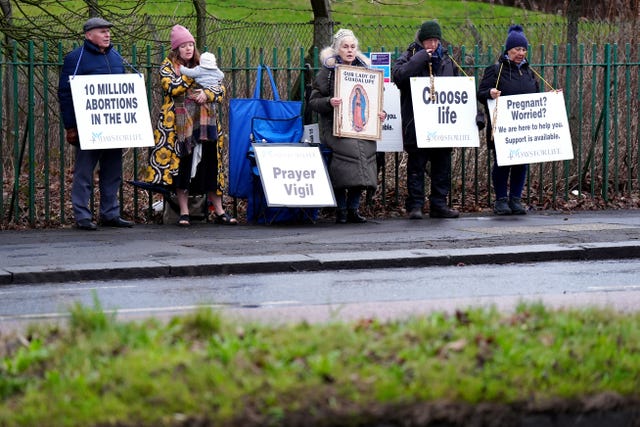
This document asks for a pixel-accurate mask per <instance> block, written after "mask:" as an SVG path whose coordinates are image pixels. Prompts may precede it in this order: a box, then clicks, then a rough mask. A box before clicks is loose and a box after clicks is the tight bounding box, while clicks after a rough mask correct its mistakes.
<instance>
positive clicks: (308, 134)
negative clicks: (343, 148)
mask: <svg viewBox="0 0 640 427" xmlns="http://www.w3.org/2000/svg"><path fill="white" fill-rule="evenodd" d="M302 141H304V142H308V143H309V144H320V126H318V123H312V124H310V125H304V131H303V132H302Z"/></svg>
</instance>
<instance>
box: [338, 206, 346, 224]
mask: <svg viewBox="0 0 640 427" xmlns="http://www.w3.org/2000/svg"><path fill="white" fill-rule="evenodd" d="M346 223H347V210H346V209H336V224H346Z"/></svg>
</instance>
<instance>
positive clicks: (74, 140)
mask: <svg viewBox="0 0 640 427" xmlns="http://www.w3.org/2000/svg"><path fill="white" fill-rule="evenodd" d="M67 142H68V143H69V144H71V145H75V146H77V145H79V144H80V137H79V136H78V129H76V128H69V129H67Z"/></svg>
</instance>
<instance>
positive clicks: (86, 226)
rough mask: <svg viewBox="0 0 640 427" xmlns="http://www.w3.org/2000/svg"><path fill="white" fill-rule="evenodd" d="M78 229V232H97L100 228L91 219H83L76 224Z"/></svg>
mask: <svg viewBox="0 0 640 427" xmlns="http://www.w3.org/2000/svg"><path fill="white" fill-rule="evenodd" d="M76 228H77V229H78V230H87V231H96V230H97V229H98V226H97V225H96V223H95V222H93V221H91V220H90V219H81V220H80V221H77V222H76Z"/></svg>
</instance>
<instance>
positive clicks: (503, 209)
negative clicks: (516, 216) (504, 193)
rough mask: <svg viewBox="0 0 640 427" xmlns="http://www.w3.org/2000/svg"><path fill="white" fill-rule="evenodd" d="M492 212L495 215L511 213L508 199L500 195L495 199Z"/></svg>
mask: <svg viewBox="0 0 640 427" xmlns="http://www.w3.org/2000/svg"><path fill="white" fill-rule="evenodd" d="M493 213H494V214H496V215H511V214H512V212H511V208H510V207H509V200H508V199H507V198H506V197H501V198H499V199H498V200H496V203H495V204H494V205H493Z"/></svg>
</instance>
